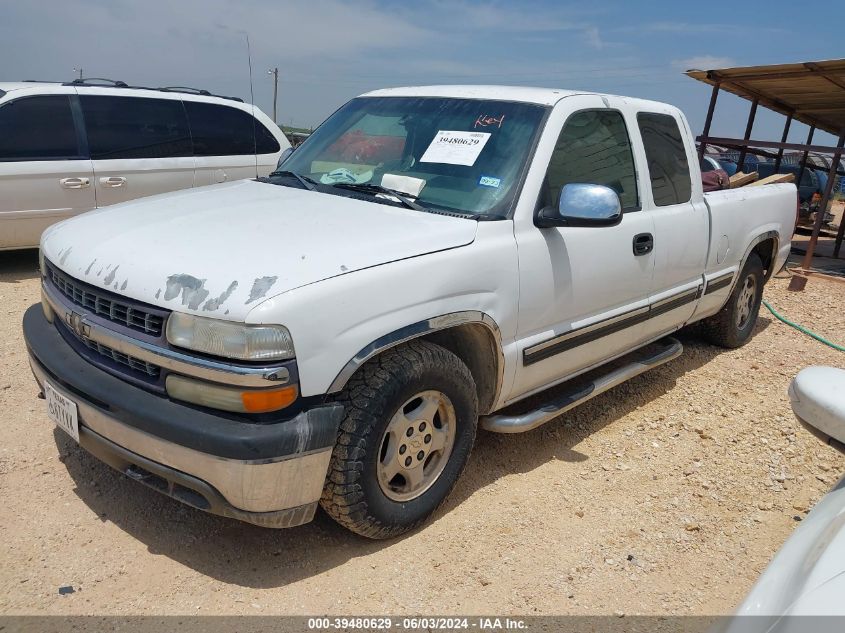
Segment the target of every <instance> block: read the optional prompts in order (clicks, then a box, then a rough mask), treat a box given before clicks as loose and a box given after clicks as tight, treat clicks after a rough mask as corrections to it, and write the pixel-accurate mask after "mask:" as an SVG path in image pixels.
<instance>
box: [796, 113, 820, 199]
mask: <svg viewBox="0 0 845 633" xmlns="http://www.w3.org/2000/svg"><path fill="white" fill-rule="evenodd" d="M815 133H816V126H815V125H811V126H810V133H809V134H807V145H812V144H813V134H815ZM809 155H810V150H808V149H805V150H804V155H803V156H802V157H801V169H799V170H798V180H796V181H795V186H796V187H799V188H800V187H801V179H802V178H804V170H806V169H807V157H808V156H809Z"/></svg>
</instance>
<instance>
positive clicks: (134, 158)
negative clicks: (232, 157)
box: [79, 88, 194, 207]
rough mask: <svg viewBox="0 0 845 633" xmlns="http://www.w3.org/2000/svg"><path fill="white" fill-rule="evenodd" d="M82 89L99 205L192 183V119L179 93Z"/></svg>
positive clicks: (81, 101)
mask: <svg viewBox="0 0 845 633" xmlns="http://www.w3.org/2000/svg"><path fill="white" fill-rule="evenodd" d="M79 92H80V96H79V100H80V103H81V104H82V113H83V117H84V119H85V129H86V132H87V136H88V148H89V150H90V152H91V158H92V160H93V161H94V176H95V185H96V192H97V206H98V207H103V206H107V205H111V204H115V203H118V202H125V201H127V200H134V199H136V198H141V197H143V196H151V195H154V194H157V193H166V192H168V191H176V190H177V189H189V188H191V187H193V186H194V158H193V155H192V152H191V137H190V133H189V132H188V121H187V118H186V117H185V111H184V109H183V108H182V102H181V100H180V99H179V98H178V97H177V96H172V95H163V96H161V97H136V96H118V95H115V94H114V91H113V90H112V91H109V92H108V93H98V92H97V89H95V88H94V89H89V88H86V89H84V90H79Z"/></svg>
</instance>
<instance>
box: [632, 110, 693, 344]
mask: <svg viewBox="0 0 845 633" xmlns="http://www.w3.org/2000/svg"><path fill="white" fill-rule="evenodd" d="M636 121H637V130H636V133H637V134H638V135H639V136H640V138H641V139H642V144H641V147H642V149H643V151H644V153H645V160H646V169H647V172H646V173H647V174H648V178H647V182H648V183H649V185H650V186H647V187H643V195H642V199H643V210H644V212H645V213H647V214H648V215H650V216H651V217H652V220H653V222H654V281H653V283H652V292H651V309H650V318H649V320H648V321H647V322H646V323H645V325H644V327H645V329H646V331H647V333H648V334H649V335H650V336H651V337H652V338H653V337H656V336H660V335H661V334H666V333H668V332H671V331H673V330H676V329H678V328H679V327H681V326H682V325H683V324H684V323H686V321H687V319H689V318H690V317H691V316H692V314H693V311H694V310H695V306H696V302H697V300H698V298H699V296H700V291H701V289H702V285H703V278H702V274H703V272H704V267H705V261H706V259H707V248H708V244H709V242H710V235H709V215H708V213H709V212H708V210H707V205H706V204H705V203H704V198H703V193H702V184H701V177H700V173H699V170H698V167H697V165H698V160H697V156H696V153H695V147H694V145H693V142H692V136H691V134H689V130H688V128H687V126H686V125H685V122H684V121H683V119H682V118H681V115H680V113H679V112H678V111H677V110H676V109H674V108H668V107H667V109H666V111H665V112H658V111H648V112H645V111H640V112H637V115H636ZM638 145H639V144H638ZM691 167H693V168H694V169H693V170H692V172H694V173H695V178H692V177H691V173H692V172H691Z"/></svg>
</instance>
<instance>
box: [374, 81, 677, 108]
mask: <svg viewBox="0 0 845 633" xmlns="http://www.w3.org/2000/svg"><path fill="white" fill-rule="evenodd" d="M576 95H594V96H598V97H614V98H619V99H624V100H625V101H626V102H627V103H630V104H632V105H635V106H638V107H642V108H644V109H649V110H651V111H654V112H668V111H672V112H678V111H679V110H678V109H677V108H676V107H675V106H672V105H669V104H667V103H662V102H660V101H649V100H646V99H636V98H632V97H625V96H620V95H610V94H604V93H601V92H591V91H589V90H564V89H560V88H538V87H526V86H497V85H433V86H404V87H399V88H384V89H381V90H373V91H371V92H367V93H365V94H363V95H361V96H362V97H452V98H456V99H496V100H501V101H519V102H523V103H535V104H538V105H545V106H553V105H555V104H556V103H557V102H558V101H560V100H561V99H564V98H566V97H573V96H576Z"/></svg>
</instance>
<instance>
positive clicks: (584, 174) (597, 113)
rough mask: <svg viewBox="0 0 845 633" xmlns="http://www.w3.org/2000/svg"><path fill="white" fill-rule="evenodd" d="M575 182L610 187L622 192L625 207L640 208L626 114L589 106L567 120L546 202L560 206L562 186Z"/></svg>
mask: <svg viewBox="0 0 845 633" xmlns="http://www.w3.org/2000/svg"><path fill="white" fill-rule="evenodd" d="M571 183H588V184H596V185H604V186H606V187H610V188H611V189H613V190H614V191H615V192H616V193H618V194H619V198H620V200H621V201H622V209H623V210H629V211H633V210H636V209H638V208H639V196H638V194H637V176H636V169H635V167H634V155H633V152H632V151H631V140H630V138H629V137H628V129H627V128H626V127H625V120H624V119H623V118H622V114H620V113H619V112H616V111H614V110H585V111H583V112H576V113H575V114H573V115H572V116H571V117H569V119H568V120H567V121H566V123H565V124H564V126H563V129H562V130H561V132H560V136H558V139H557V143H556V144H555V149H554V152H553V153H552V159H551V161H550V162H549V169H548V171H547V172H546V182H545V186H544V191H543V195H542V198H543V200H542V203H543V206H548V205H552V206H556V205H557V201H558V199H559V198H560V190H561V189H562V188H563V186H564V185H568V184H571Z"/></svg>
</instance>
